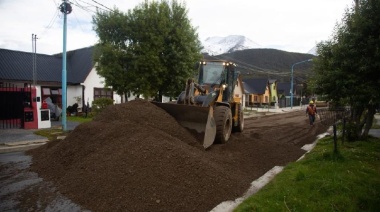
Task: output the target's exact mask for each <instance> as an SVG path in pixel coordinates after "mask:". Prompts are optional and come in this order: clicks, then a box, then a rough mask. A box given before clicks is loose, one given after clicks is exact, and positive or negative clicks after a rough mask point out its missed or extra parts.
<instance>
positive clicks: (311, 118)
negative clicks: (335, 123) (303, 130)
mask: <svg viewBox="0 0 380 212" xmlns="http://www.w3.org/2000/svg"><path fill="white" fill-rule="evenodd" d="M316 114H317V107H316V106H315V105H314V102H313V101H310V102H309V105H308V106H307V108H306V116H309V123H310V126H313V125H314V121H315V115H316Z"/></svg>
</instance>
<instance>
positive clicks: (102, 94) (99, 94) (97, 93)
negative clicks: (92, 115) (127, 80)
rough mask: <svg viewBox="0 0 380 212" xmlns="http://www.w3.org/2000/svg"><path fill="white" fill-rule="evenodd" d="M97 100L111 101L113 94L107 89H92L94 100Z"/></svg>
mask: <svg viewBox="0 0 380 212" xmlns="http://www.w3.org/2000/svg"><path fill="white" fill-rule="evenodd" d="M98 98H110V99H113V92H112V90H111V89H109V88H94V99H98Z"/></svg>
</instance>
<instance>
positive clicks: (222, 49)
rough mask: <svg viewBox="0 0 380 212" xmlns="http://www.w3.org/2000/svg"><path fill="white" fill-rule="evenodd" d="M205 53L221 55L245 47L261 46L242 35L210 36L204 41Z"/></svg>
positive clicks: (254, 47)
mask: <svg viewBox="0 0 380 212" xmlns="http://www.w3.org/2000/svg"><path fill="white" fill-rule="evenodd" d="M203 47H204V48H203V50H202V52H203V53H208V54H209V55H220V54H224V53H230V52H234V51H238V50H244V49H256V48H261V46H260V45H259V44H257V43H255V42H253V41H251V40H250V39H248V38H246V37H245V36H242V35H229V36H227V37H209V38H207V39H206V40H205V41H204V42H203Z"/></svg>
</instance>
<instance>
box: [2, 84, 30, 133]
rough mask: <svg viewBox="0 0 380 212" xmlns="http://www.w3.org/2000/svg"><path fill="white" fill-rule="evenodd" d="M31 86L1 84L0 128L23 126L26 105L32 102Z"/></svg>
mask: <svg viewBox="0 0 380 212" xmlns="http://www.w3.org/2000/svg"><path fill="white" fill-rule="evenodd" d="M30 98H31V87H30V86H29V87H28V86H24V88H18V87H17V86H15V85H14V84H10V83H5V84H0V102H1V103H0V128H1V129H7V128H23V127H24V107H25V106H26V105H25V104H26V103H27V102H29V103H30V102H31V99H30Z"/></svg>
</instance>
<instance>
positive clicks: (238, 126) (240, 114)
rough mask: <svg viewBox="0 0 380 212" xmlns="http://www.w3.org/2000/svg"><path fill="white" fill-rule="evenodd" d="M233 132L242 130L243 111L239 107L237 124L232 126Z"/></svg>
mask: <svg viewBox="0 0 380 212" xmlns="http://www.w3.org/2000/svg"><path fill="white" fill-rule="evenodd" d="M232 130H233V132H243V130H244V111H243V110H242V108H241V106H240V107H239V117H238V125H237V126H234V127H233V128H232Z"/></svg>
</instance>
